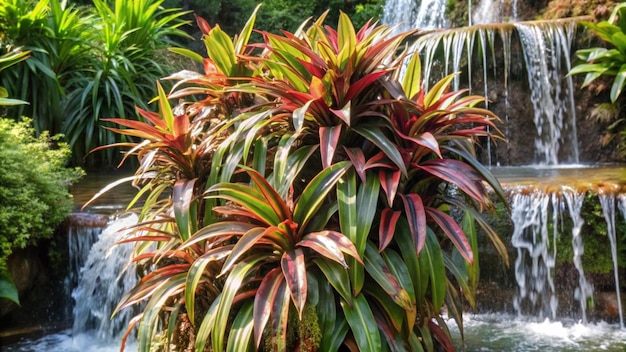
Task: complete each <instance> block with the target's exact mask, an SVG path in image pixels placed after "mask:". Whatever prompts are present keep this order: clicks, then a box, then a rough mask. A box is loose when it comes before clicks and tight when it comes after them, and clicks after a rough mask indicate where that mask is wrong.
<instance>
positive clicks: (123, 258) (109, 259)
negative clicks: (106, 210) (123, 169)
mask: <svg viewBox="0 0 626 352" xmlns="http://www.w3.org/2000/svg"><path fill="white" fill-rule="evenodd" d="M136 223H137V216H136V215H131V216H127V217H123V218H119V219H117V220H115V221H113V222H111V223H110V224H109V226H107V227H106V228H105V229H104V230H103V231H102V232H101V233H100V235H99V237H98V240H97V242H96V243H95V244H93V246H92V247H91V249H90V251H89V255H88V258H87V261H86V262H85V264H84V266H83V267H82V268H81V269H80V274H79V280H78V286H77V287H76V289H75V290H74V292H73V293H72V297H73V298H74V300H75V302H76V304H75V307H74V326H73V335H77V334H79V333H81V332H93V333H95V335H96V336H97V338H99V339H101V340H103V341H106V340H109V341H110V340H112V339H118V337H119V334H120V332H123V331H124V329H125V328H126V326H127V325H128V322H129V321H130V319H131V317H132V315H133V312H132V311H131V310H129V309H125V310H122V311H121V312H119V313H118V314H117V315H116V316H115V317H114V318H113V319H112V318H111V314H112V312H113V310H114V309H115V307H116V306H117V303H118V302H119V299H120V298H121V297H122V296H123V295H124V294H125V293H126V292H128V291H130V289H131V288H132V287H133V286H134V285H135V283H136V281H137V280H136V276H137V275H136V272H135V269H134V265H130V264H129V260H130V258H131V252H132V249H133V245H132V243H126V244H119V245H118V244H116V242H117V241H118V240H119V239H120V238H121V236H123V235H124V234H125V232H126V230H125V229H126V228H128V227H129V226H132V225H134V224H136Z"/></svg>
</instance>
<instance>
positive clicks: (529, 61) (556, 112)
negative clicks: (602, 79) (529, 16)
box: [515, 20, 578, 165]
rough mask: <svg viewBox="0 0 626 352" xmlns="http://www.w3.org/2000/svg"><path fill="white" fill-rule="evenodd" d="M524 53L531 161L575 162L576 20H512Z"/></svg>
mask: <svg viewBox="0 0 626 352" xmlns="http://www.w3.org/2000/svg"><path fill="white" fill-rule="evenodd" d="M515 28H516V30H517V33H518V35H519V37H520V43H521V44H522V49H523V52H524V61H525V64H526V70H527V72H528V73H527V77H528V85H529V87H530V90H531V95H530V99H531V102H532V105H533V111H534V118H533V121H534V123H535V127H536V129H537V135H536V137H535V158H536V159H535V161H536V163H537V164H541V165H558V164H559V163H562V162H567V163H578V147H577V145H578V143H577V139H578V138H577V133H576V109H575V105H574V86H573V83H572V78H571V77H570V76H567V77H566V74H567V73H568V72H569V71H570V70H571V62H570V55H571V48H572V42H573V39H574V34H575V33H576V22H575V21H573V20H568V21H536V22H527V23H521V22H520V23H516V24H515ZM564 77H565V78H564Z"/></svg>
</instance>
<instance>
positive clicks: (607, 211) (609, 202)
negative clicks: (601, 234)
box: [599, 194, 626, 329]
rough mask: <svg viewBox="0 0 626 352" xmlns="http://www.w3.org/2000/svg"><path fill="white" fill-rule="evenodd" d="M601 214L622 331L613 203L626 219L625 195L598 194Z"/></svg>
mask: <svg viewBox="0 0 626 352" xmlns="http://www.w3.org/2000/svg"><path fill="white" fill-rule="evenodd" d="M599 198H600V205H601V206H602V214H603V215H604V219H605V220H606V224H607V232H608V237H609V241H611V257H612V259H613V273H614V275H615V293H616V297H617V309H618V311H619V325H620V328H621V329H624V313H623V310H622V298H621V295H620V287H619V285H620V282H619V267H618V259H617V258H618V257H617V233H616V231H615V203H616V202H619V208H620V210H621V211H622V215H624V218H625V219H626V195H624V194H620V195H619V199H616V198H617V197H616V196H615V195H614V194H600V195H599Z"/></svg>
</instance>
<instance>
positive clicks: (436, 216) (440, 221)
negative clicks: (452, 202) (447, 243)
mask: <svg viewBox="0 0 626 352" xmlns="http://www.w3.org/2000/svg"><path fill="white" fill-rule="evenodd" d="M426 212H428V216H429V217H430V218H431V219H433V220H434V221H435V222H436V223H437V225H439V227H440V228H441V229H442V230H443V232H445V234H446V235H447V236H448V238H449V239H450V240H451V241H452V243H453V244H454V246H455V247H456V249H458V250H459V253H461V255H462V256H463V258H465V260H467V261H468V262H469V263H473V262H474V252H472V246H470V244H469V242H468V240H467V237H466V236H465V233H464V232H463V230H462V229H461V227H460V226H459V224H457V223H456V221H455V220H454V219H453V218H452V217H451V216H450V215H448V214H446V213H444V212H443V211H441V210H439V209H435V208H431V207H427V208H426Z"/></svg>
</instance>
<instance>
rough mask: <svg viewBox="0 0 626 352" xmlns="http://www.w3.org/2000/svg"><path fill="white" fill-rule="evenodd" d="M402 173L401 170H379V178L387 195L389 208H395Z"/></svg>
mask: <svg viewBox="0 0 626 352" xmlns="http://www.w3.org/2000/svg"><path fill="white" fill-rule="evenodd" d="M401 174H402V173H401V172H400V170H399V169H395V170H383V169H381V170H379V171H378V177H379V178H380V184H381V186H383V190H384V191H385V193H386V194H387V203H388V204H389V207H390V208H391V207H393V200H394V198H395V197H396V191H397V190H398V185H399V183H400V175H401Z"/></svg>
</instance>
